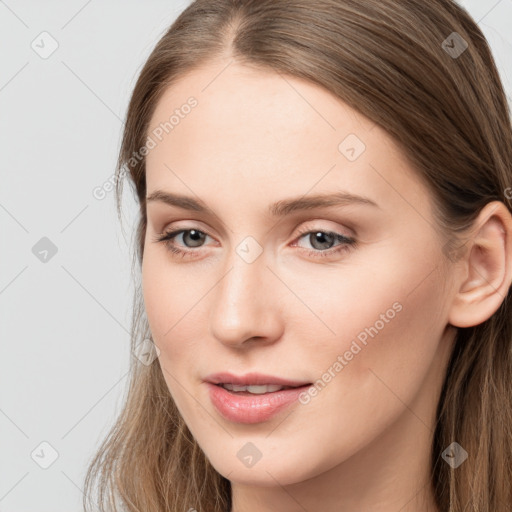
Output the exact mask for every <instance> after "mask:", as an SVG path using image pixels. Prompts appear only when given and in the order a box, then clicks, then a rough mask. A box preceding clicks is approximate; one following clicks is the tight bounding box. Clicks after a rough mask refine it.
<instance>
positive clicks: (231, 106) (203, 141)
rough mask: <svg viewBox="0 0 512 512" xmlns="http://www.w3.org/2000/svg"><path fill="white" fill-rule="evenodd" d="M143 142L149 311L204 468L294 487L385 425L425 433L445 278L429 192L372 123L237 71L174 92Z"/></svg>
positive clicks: (303, 91)
mask: <svg viewBox="0 0 512 512" xmlns="http://www.w3.org/2000/svg"><path fill="white" fill-rule="evenodd" d="M191 97H193V99H190V98H191ZM171 116H174V117H172V118H171ZM170 119H171V120H170ZM165 123H167V124H165ZM148 135H149V136H150V137H151V139H152V142H151V141H150V142H149V143H148V148H149V153H148V155H147V176H146V179H147V196H148V198H149V197H150V196H154V197H155V199H153V200H148V203H147V217H148V225H147V231H146V238H145V248H144V258H143V265H142V273H143V293H144V300H145V307H146V311H147V315H148V320H149V324H150V328H151V333H152V336H153V340H154V342H155V344H156V345H157V347H158V348H159V350H160V356H159V362H160V365H161V368H162V372H163V376H164V378H165V380H166V382H167V385H168V388H169V391H170V393H171V395H172V397H173V399H174V400H175V402H176V405H177V407H178V409H179V411H180V413H181V414H182V416H183V418H184V420H185V422H186V423H187V425H188V427H189V429H190V431H191V432H192V434H193V435H194V437H195V439H196V440H197V442H198V443H199V445H200V446H201V448H202V449H203V450H204V452H205V453H206V455H207V457H208V458H209V460H210V461H211V463H212V464H213V466H214V467H215V468H216V470H217V471H218V472H220V473H221V474H222V475H224V476H226V477H227V478H229V479H230V480H231V481H237V482H240V483H243V482H245V483H249V482H253V483H259V484H261V485H275V482H276V481H278V482H279V483H280V484H281V485H285V484H287V483H288V484H292V483H296V482H301V481H303V480H306V479H309V478H312V477H314V476H317V475H320V474H321V473H323V472H325V471H328V470H330V469H332V468H334V467H335V466H337V465H339V464H341V463H344V462H347V461H349V459H350V458H351V457H352V456H354V455H356V454H361V456H362V454H363V453H365V448H368V447H370V446H374V447H377V446H378V443H379V440H384V439H385V438H386V436H388V437H387V438H386V439H387V441H388V442H389V440H390V439H392V438H391V437H389V432H390V431H392V430H393V429H395V432H396V429H397V428H402V427H405V426H406V425H407V426H408V430H407V432H410V435H412V436H414V439H411V442H412V443H413V442H418V443H419V442H421V440H423V439H426V438H427V437H428V436H429V435H430V434H431V431H430V429H429V427H430V425H431V424H432V423H431V422H432V421H433V418H434V416H433V411H434V410H435V405H436V403H437V400H438V392H439V390H440V385H441V382H442V377H443V374H444V370H445V364H446V361H447V359H446V358H447V355H448V349H449V346H450V343H449V341H450V338H451V337H450V336H449V334H451V333H450V332H448V331H447V328H446V325H447V317H448V310H449V306H450V299H451V297H452V296H453V293H454V290H453V288H454V286H453V281H452V280H451V278H450V273H449V272H448V271H447V267H446V265H445V264H444V263H443V256H442V254H443V253H442V241H441V238H440V236H439V234H438V232H437V231H436V228H435V221H434V216H433V209H432V208H433V207H432V204H431V196H430V194H429V192H428V190H427V188H426V187H425V185H424V184H423V183H422V182H421V181H420V179H419V178H418V177H417V175H416V174H415V173H414V172H413V170H412V169H411V168H410V166H409V164H408V162H407V161H406V160H405V158H404V157H403V156H402V155H401V153H400V152H399V150H398V149H397V147H396V146H395V145H394V144H393V142H392V140H391V139H390V138H389V137H388V136H387V135H386V133H385V132H384V131H383V130H382V129H381V128H380V127H379V126H377V125H374V124H373V123H372V122H370V121H369V120H368V119H367V118H365V117H363V116H361V115H360V114H358V113H357V112H356V111H355V110H353V109H351V108H349V107H348V106H347V105H346V104H344V103H343V102H341V101H339V100H338V99H336V98H335V97H334V96H332V95H331V94H330V93H328V92H326V91H325V90H324V89H322V88H320V87H318V86H316V85H313V84H311V83H308V82H305V81H302V80H298V79H295V78H292V77H289V76H281V75H279V74H274V73H272V72H263V71H258V70H255V69H252V68H248V67H243V66H241V65H238V64H234V63H233V64H231V65H230V66H228V67H225V64H223V65H219V64H217V65H216V66H213V65H209V66H206V67H202V68H201V69H199V70H196V71H194V72H192V73H190V74H188V75H186V76H184V77H182V78H181V79H180V81H178V82H176V83H175V84H173V85H172V86H171V87H170V88H169V89H168V90H167V91H166V93H165V95H164V96H163V97H162V99H161V100H160V102H159V103H158V105H157V108H156V110H155V112H154V115H153V118H152V121H151V126H150V128H149V131H148ZM148 140H149V139H148ZM157 191H159V192H160V195H159V197H160V199H158V198H157V195H156V192H157ZM165 194H168V195H169V197H168V199H169V200H168V201H164V200H162V198H163V197H164V195H165ZM171 194H172V196H175V198H176V197H179V198H180V200H179V203H180V205H177V204H171V203H173V201H171V199H170V195H171ZM324 196H333V197H332V198H330V199H329V200H322V199H321V198H322V197H324ZM184 198H187V199H186V200H185V199H184ZM322 201H324V202H325V204H323V205H322V204H321V203H322ZM174 202H175V203H177V202H176V201H174ZM200 206H201V207H200ZM176 231H177V232H178V234H176V235H175V236H174V237H173V238H170V240H168V241H167V244H168V245H166V242H165V241H155V240H156V239H157V238H158V237H161V236H162V234H165V233H171V232H176ZM172 247H174V248H175V249H177V250H179V251H182V252H180V253H179V254H176V253H174V252H173V251H172V250H171V248H172ZM219 372H230V373H231V374H232V375H234V376H244V375H246V374H249V373H259V374H265V375H267V376H272V377H275V378H279V379H285V380H290V381H293V383H294V384H308V383H311V384H312V386H310V387H309V388H308V387H304V388H302V389H301V390H299V391H297V390H296V391H293V390H291V391H285V392H281V393H279V392H271V391H268V392H267V393H265V394H264V395H258V394H250V393H238V394H237V393H236V392H234V393H230V392H229V391H227V390H223V389H221V388H220V386H216V385H214V384H209V383H207V382H206V380H207V379H208V378H210V376H211V375H213V374H216V373H219ZM228 378H229V377H224V380H222V379H221V381H222V382H229V380H228ZM251 379H252V381H254V380H255V378H254V377H249V381H251ZM272 380H274V379H272V378H270V377H266V381H267V382H272ZM252 381H251V382H252ZM263 381H264V382H265V378H264V379H263ZM259 383H260V384H262V382H259ZM271 389H272V388H271ZM212 390H213V391H214V393H212ZM252 391H264V389H263V388H258V389H252ZM299 392H300V394H299ZM246 395H249V396H246ZM212 397H213V399H212ZM217 400H218V401H219V402H220V403H222V404H224V405H223V406H222V405H219V407H220V409H219V408H218V407H217V405H216V404H217V403H218V402H217ZM276 404H277V405H276ZM221 411H222V412H221ZM399 425H401V427H399ZM403 435H405V434H403ZM408 435H409V434H408ZM398 438H399V437H398V436H397V437H393V439H398ZM400 439H401V438H400ZM391 444H392V443H391ZM390 448H391V446H390ZM386 449H387V447H386V446H384V447H383V448H382V450H381V451H380V452H378V454H377V455H376V452H374V454H373V457H374V458H373V461H374V462H375V463H378V462H377V461H378V457H380V456H382V457H383V456H384V453H385V451H386ZM356 459H357V457H356V458H353V459H351V460H352V461H354V460H356Z"/></svg>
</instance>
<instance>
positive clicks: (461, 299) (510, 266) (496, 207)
mask: <svg viewBox="0 0 512 512" xmlns="http://www.w3.org/2000/svg"><path fill="white" fill-rule="evenodd" d="M466 245H467V247H468V250H467V252H466V254H465V256H464V257H463V260H462V261H460V262H458V263H460V264H462V265H463V268H464V269H465V270H464V271H463V272H462V276H461V279H460V280H459V281H458V282H457V288H458V290H457V294H456V295H455V297H454V300H453V302H452V305H451V309H450V314H449V318H448V321H449V323H450V324H452V325H454V326H456V327H472V326H475V325H478V324H481V323H482V322H485V321H486V320H487V319H488V318H490V317H491V316H492V315H493V314H494V313H495V312H496V311H497V310H498V308H499V307H500V305H501V303H502V302H503V301H504V299H505V297H506V296H507V293H508V291H509V288H510V285H511V283H512V216H511V214H510V212H509V210H508V209H507V207H506V206H505V204H503V203H502V202H500V201H492V202H490V203H488V204H487V205H485V207H484V208H483V209H482V211H481V212H480V214H479V215H478V217H477V219H476V220H475V221H474V223H473V226H472V227H471V228H470V236H469V239H468V241H467V243H466Z"/></svg>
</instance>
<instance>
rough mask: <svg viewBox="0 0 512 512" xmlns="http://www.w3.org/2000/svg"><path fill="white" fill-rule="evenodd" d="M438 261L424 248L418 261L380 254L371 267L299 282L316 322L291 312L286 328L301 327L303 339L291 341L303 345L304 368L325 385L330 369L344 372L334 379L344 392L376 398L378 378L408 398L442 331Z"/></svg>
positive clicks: (442, 302)
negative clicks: (364, 391)
mask: <svg viewBox="0 0 512 512" xmlns="http://www.w3.org/2000/svg"><path fill="white" fill-rule="evenodd" d="M437 258H438V255H437V253H435V251H434V250H432V251H431V252H430V253H429V252H428V250H426V251H425V252H424V259H423V260H418V258H416V260H415V259H414V258H412V255H411V254H407V253H405V252H404V251H400V252H397V251H394V252H392V251H389V253H388V254H386V253H385V251H383V252H382V253H381V254H379V258H376V259H375V260H374V261H373V262H372V264H370V262H368V261H365V262H361V263H360V265H359V267H356V266H354V267H351V268H350V269H346V268H344V269H340V270H338V269H333V270H332V272H330V273H329V274H323V275H322V276H321V278H320V277H319V276H318V274H317V276H316V277H315V278H314V279H311V278H309V279H305V278H304V277H302V279H301V282H300V286H301V288H300V289H298V291H297V295H299V296H300V297H301V298H303V300H304V302H305V303H306V304H307V305H308V307H309V309H310V310H311V311H313V312H314V313H315V315H316V317H317V318H315V316H313V315H310V314H304V311H303V310H301V311H297V312H296V313H295V317H294V321H293V322H290V325H293V324H295V325H297V326H300V327H297V330H298V331H301V333H302V334H301V335H300V336H298V334H299V333H298V332H295V337H296V338H297V339H298V340H300V339H302V340H303V343H304V345H303V350H304V357H307V358H308V360H309V361H310V364H311V366H310V367H311V368H315V369H316V373H320V375H322V374H323V375H325V378H324V379H323V380H328V379H329V375H328V374H326V373H325V372H328V371H329V370H330V372H331V374H333V373H334V374H335V375H336V376H338V375H341V374H344V375H345V377H339V378H337V380H344V379H347V380H346V384H343V386H345V385H346V386H349V387H351V388H352V387H353V388H354V390H356V389H361V388H362V387H363V388H368V390H369V392H371V393H374V392H375V391H376V390H377V389H378V388H379V387H380V388H382V387H383V384H380V386H379V384H378V378H377V376H379V377H381V378H382V379H383V380H384V382H386V383H388V382H389V383H393V386H394V387H393V388H392V389H396V391H397V392H398V391H404V392H405V393H406V394H409V393H410V392H411V390H412V388H414V387H415V386H416V385H417V384H419V383H420V382H421V380H422V379H423V378H424V377H425V375H426V373H427V371H428V369H429V366H430V365H431V364H432V362H433V360H434V358H435V355H436V351H437V349H438V346H439V340H440V339H441V336H442V333H443V330H444V328H445V326H446V308H445V300H444V299H445V298H444V296H443V288H442V285H443V275H442V274H441V272H440V270H439V267H438V266H437V263H438V260H437ZM289 277H290V279H291V276H289ZM287 282H288V283H291V281H287ZM295 283H296V285H297V286H295V288H294V290H295V289H297V288H298V285H299V283H298V282H297V281H295ZM314 290H316V291H317V293H312V292H313V291H314ZM318 290H321V293H319V292H318ZM306 313H307V312H306ZM291 337H292V338H293V337H294V335H291ZM308 347H309V348H308ZM311 347H313V350H311ZM340 359H341V361H340ZM371 370H373V372H374V373H372V371H371ZM331 380H332V378H331ZM375 386H377V387H375ZM371 388H373V390H372V391H370V389H371ZM384 389H385V387H384Z"/></svg>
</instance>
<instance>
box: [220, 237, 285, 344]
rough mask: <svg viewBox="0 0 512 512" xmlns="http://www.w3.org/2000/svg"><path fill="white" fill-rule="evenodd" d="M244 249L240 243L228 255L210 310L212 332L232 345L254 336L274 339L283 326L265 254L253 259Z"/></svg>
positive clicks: (273, 279) (272, 278)
mask: <svg viewBox="0 0 512 512" xmlns="http://www.w3.org/2000/svg"><path fill="white" fill-rule="evenodd" d="M246 248H247V247H246V246H245V249H246ZM240 249H242V250H240ZM243 249H244V244H243V243H241V244H240V246H239V247H238V248H237V249H235V250H233V251H232V253H231V254H230V257H229V258H227V260H226V267H225V272H223V277H222V278H221V279H220V281H219V282H218V284H217V286H216V289H215V294H214V300H213V307H212V309H211V313H210V328H211V331H212V335H213V336H214V337H215V338H217V339H218V340H220V341H222V342H223V343H225V344H231V345H234V344H241V343H243V342H244V341H245V340H248V339H250V338H255V337H257V338H272V337H274V336H276V334H277V332H278V330H279V328H280V322H279V318H278V316H279V307H278V305H277V304H276V303H275V294H272V293H270V290H271V289H272V286H273V285H274V284H275V283H272V281H275V276H274V275H273V274H272V272H270V270H269V269H268V268H267V266H266V265H267V260H266V258H265V257H264V254H263V253H261V254H260V255H259V256H258V257H257V258H256V259H254V260H252V261H251V258H249V257H247V256H246V254H247V252H244V251H243ZM249 252H250V251H249ZM273 297H274V299H273Z"/></svg>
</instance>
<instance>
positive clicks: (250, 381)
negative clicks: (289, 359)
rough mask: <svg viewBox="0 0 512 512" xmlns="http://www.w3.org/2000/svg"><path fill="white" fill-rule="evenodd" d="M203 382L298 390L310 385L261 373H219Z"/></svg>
mask: <svg viewBox="0 0 512 512" xmlns="http://www.w3.org/2000/svg"><path fill="white" fill-rule="evenodd" d="M204 381H206V382H210V383H212V384H234V385H238V386H264V385H277V386H284V387H288V388H298V387H301V386H306V385H309V384H311V382H307V381H305V380H304V381H300V380H292V379H285V378H282V377H276V376H274V375H268V374H263V373H256V372H252V373H246V374H245V375H240V376H238V375H234V374H232V373H229V372H220V373H214V374H211V375H208V376H207V377H205V378H204Z"/></svg>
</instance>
